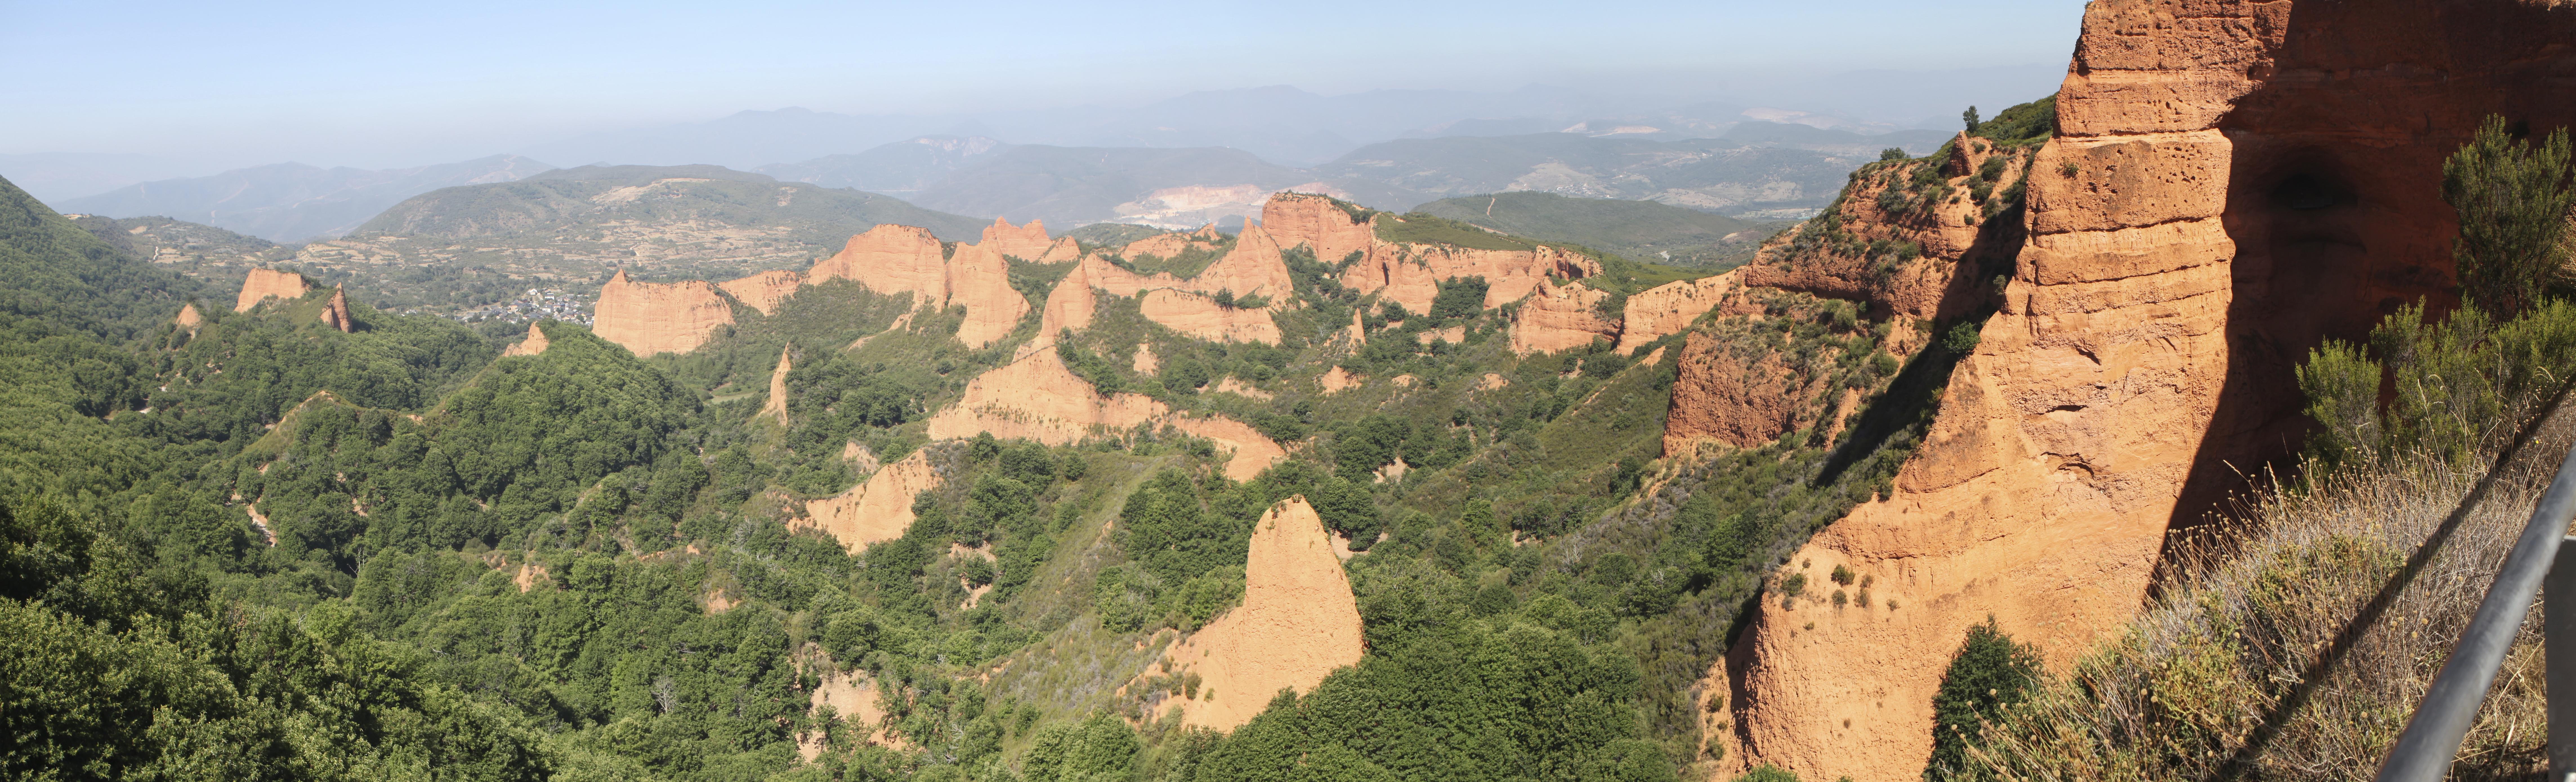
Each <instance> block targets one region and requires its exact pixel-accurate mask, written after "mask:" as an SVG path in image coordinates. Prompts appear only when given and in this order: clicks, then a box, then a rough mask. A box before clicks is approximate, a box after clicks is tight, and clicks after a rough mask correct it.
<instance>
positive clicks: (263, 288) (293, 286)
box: [233, 269, 313, 312]
mask: <svg viewBox="0 0 2576 782" xmlns="http://www.w3.org/2000/svg"><path fill="white" fill-rule="evenodd" d="M311 292H313V283H311V282H308V281H306V280H305V279H304V275H301V274H296V273H294V272H281V271H276V270H273V269H252V270H250V278H249V279H246V280H243V281H242V289H241V296H240V297H238V298H236V299H234V301H233V311H234V312H249V311H250V308H252V307H257V306H259V303H260V302H262V301H265V300H267V299H270V298H275V299H277V300H279V301H294V300H296V299H301V298H304V294H307V293H311Z"/></svg>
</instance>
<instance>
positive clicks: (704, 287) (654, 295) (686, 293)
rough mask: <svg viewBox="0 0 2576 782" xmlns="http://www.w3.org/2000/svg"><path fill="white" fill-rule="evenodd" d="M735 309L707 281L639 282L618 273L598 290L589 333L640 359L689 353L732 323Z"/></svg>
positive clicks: (622, 270) (621, 270) (620, 271)
mask: <svg viewBox="0 0 2576 782" xmlns="http://www.w3.org/2000/svg"><path fill="white" fill-rule="evenodd" d="M732 323H733V305H731V304H728V303H726V302H725V300H724V297H723V296H719V295H717V294H716V286H714V285H710V284H708V283H707V282H706V281H704V280H689V281H686V282H673V283H650V282H635V281H633V280H629V279H627V278H626V270H625V269H619V270H617V274H616V275H615V276H612V277H609V278H608V284H606V285H602V286H600V288H599V304H598V305H597V307H596V310H595V312H594V318H593V320H592V325H591V331H592V332H594V333H597V334H598V335H599V338H600V339H605V340H608V341H610V342H615V343H617V344H619V345H623V346H625V347H626V349H627V350H630V351H634V353H635V355H638V356H651V355H654V354H657V353H687V352H689V351H691V350H695V349H697V347H698V346H699V345H703V344H706V341H707V339H708V338H710V337H713V336H714V335H715V330H716V328H717V327H719V326H727V325H732Z"/></svg>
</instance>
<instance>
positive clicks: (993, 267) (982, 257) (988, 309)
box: [948, 244, 1029, 348]
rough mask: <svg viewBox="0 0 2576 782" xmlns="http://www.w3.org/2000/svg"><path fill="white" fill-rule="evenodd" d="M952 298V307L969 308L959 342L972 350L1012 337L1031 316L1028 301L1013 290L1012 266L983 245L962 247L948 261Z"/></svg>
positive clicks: (950, 298)
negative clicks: (1005, 337)
mask: <svg viewBox="0 0 2576 782" xmlns="http://www.w3.org/2000/svg"><path fill="white" fill-rule="evenodd" d="M948 296H949V298H948V303H949V304H954V305H960V306H963V307H965V308H966V321H965V322H964V323H962V324H960V325H959V326H958V327H957V341H959V342H963V343H966V346H967V347H970V348H980V347H983V346H985V345H990V344H993V342H994V341H995V340H999V339H1001V338H1002V337H1004V336H1008V335H1009V334H1010V333H1011V330H1012V329H1016V328H1018V327H1019V325H1020V318H1021V317H1022V316H1024V315H1027V314H1029V299H1028V297H1026V296H1022V295H1020V291H1019V289H1017V288H1013V287H1011V262H1010V261H1009V260H1008V259H1006V258H1003V257H1002V254H1001V253H999V252H997V251H995V250H993V249H992V248H988V247H985V246H983V245H974V244H964V245H958V246H957V254H956V256H954V257H952V258H949V259H948Z"/></svg>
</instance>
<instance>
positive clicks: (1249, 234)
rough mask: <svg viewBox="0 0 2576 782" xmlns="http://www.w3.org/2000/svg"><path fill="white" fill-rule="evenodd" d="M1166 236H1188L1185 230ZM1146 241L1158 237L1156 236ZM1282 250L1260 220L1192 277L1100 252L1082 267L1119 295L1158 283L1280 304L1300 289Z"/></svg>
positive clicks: (1099, 285) (1155, 286) (1160, 286)
mask: <svg viewBox="0 0 2576 782" xmlns="http://www.w3.org/2000/svg"><path fill="white" fill-rule="evenodd" d="M1164 236H1165V237H1170V236H1183V234H1165V235H1164ZM1156 238H1163V237H1156ZM1144 241H1153V239H1147V240H1144ZM1129 246H1130V247H1134V246H1135V245H1132V244H1131V245H1129ZM1211 246H1212V245H1211ZM1279 251H1280V245H1279V243H1278V242H1276V241H1273V240H1272V239H1271V237H1270V234H1269V233H1268V232H1266V231H1263V230H1262V229H1261V227H1260V226H1252V227H1248V228H1245V229H1244V230H1243V233H1242V234H1241V235H1240V236H1237V237H1235V241H1234V247H1233V248H1231V249H1228V250H1227V251H1226V253H1225V256H1224V257H1222V258H1218V259H1217V260H1216V262H1215V263H1211V264H1208V266H1207V268H1205V269H1202V270H1200V271H1199V273H1198V274H1196V275H1192V276H1190V277H1187V278H1183V277H1176V276H1173V275H1171V274H1169V273H1161V272H1158V273H1155V274H1138V273H1136V272H1133V271H1129V270H1127V269H1124V268H1120V267H1119V266H1118V265H1117V264H1113V263H1110V262H1109V260H1108V259H1107V258H1103V257H1100V256H1097V255H1094V256H1090V257H1087V258H1084V259H1083V260H1082V270H1083V272H1084V273H1085V274H1086V275H1088V277H1089V279H1090V280H1091V284H1092V285H1093V286H1094V287H1097V288H1099V289H1101V290H1105V291H1108V292H1110V293H1113V294H1116V295H1120V296H1137V295H1142V294H1144V293H1145V292H1146V291H1151V290H1156V289H1169V290H1177V291H1187V292H1190V293H1198V294H1205V295H1215V294H1216V293H1218V292H1220V291H1223V292H1230V293H1233V294H1234V295H1235V296H1236V297H1238V298H1240V297H1245V296H1261V297H1265V298H1268V299H1269V300H1270V302H1269V304H1268V305H1265V306H1267V307H1270V308H1274V309H1275V308H1278V307H1283V306H1286V304H1287V299H1288V298H1289V297H1290V296H1293V295H1295V294H1296V288H1295V286H1294V283H1293V282H1292V281H1291V279H1290V278H1289V276H1288V263H1287V261H1286V260H1285V259H1283V258H1282V257H1281V256H1280V254H1279ZM1167 325H1168V324H1167Z"/></svg>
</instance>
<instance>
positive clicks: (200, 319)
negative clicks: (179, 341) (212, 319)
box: [170, 303, 206, 334]
mask: <svg viewBox="0 0 2576 782" xmlns="http://www.w3.org/2000/svg"><path fill="white" fill-rule="evenodd" d="M170 322H171V323H176V324H179V328H183V329H187V330H188V333H191V334H194V333H196V332H197V328H198V327H200V326H204V325H206V315H205V313H202V312H198V311H197V305H196V304H193V303H190V304H181V305H179V315H178V317H174V318H171V319H170Z"/></svg>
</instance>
